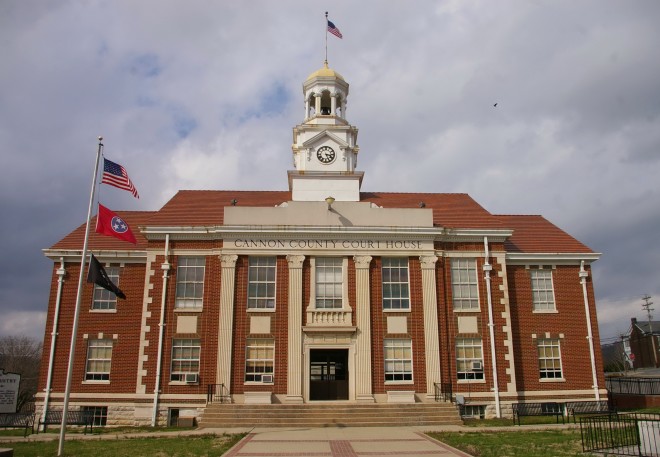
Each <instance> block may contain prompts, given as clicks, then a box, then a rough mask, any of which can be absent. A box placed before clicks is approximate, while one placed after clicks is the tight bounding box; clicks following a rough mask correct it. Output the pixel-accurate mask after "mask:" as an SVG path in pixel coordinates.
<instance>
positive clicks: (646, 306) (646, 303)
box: [642, 294, 658, 368]
mask: <svg viewBox="0 0 660 457" xmlns="http://www.w3.org/2000/svg"><path fill="white" fill-rule="evenodd" d="M642 300H644V303H643V304H642V308H644V311H646V315H647V316H648V320H649V335H651V347H652V348H653V360H654V361H655V368H658V350H657V349H656V348H655V337H654V336H653V322H652V321H651V319H652V318H653V316H651V311H654V308H651V305H652V304H653V302H652V301H650V300H651V297H650V296H649V294H646V295H644V296H643V297H642Z"/></svg>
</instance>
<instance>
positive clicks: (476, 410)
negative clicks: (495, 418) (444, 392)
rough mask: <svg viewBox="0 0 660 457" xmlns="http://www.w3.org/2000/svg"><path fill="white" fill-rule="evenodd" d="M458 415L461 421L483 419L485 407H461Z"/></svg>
mask: <svg viewBox="0 0 660 457" xmlns="http://www.w3.org/2000/svg"><path fill="white" fill-rule="evenodd" d="M460 413H461V417H462V418H463V419H484V418H485V417H486V407H485V406H484V405H461V406H460Z"/></svg>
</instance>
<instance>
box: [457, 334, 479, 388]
mask: <svg viewBox="0 0 660 457" xmlns="http://www.w3.org/2000/svg"><path fill="white" fill-rule="evenodd" d="M455 345H456V379H457V380H458V382H459V383H460V382H468V381H483V380H484V369H483V368H484V345H483V340H482V339H481V338H479V337H459V338H456V341H455ZM475 362H477V363H480V364H481V370H474V369H473V366H474V364H475Z"/></svg>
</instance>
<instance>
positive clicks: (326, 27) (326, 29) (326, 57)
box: [325, 11, 328, 65]
mask: <svg viewBox="0 0 660 457" xmlns="http://www.w3.org/2000/svg"><path fill="white" fill-rule="evenodd" d="M325 63H326V65H327V64H328V12H327V11H326V12H325Z"/></svg>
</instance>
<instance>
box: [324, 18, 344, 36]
mask: <svg viewBox="0 0 660 457" xmlns="http://www.w3.org/2000/svg"><path fill="white" fill-rule="evenodd" d="M328 32H330V33H332V34H333V35H334V36H336V37H337V38H343V35H342V34H341V32H340V31H339V29H338V28H337V27H335V24H333V23H332V22H330V21H328Z"/></svg>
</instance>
